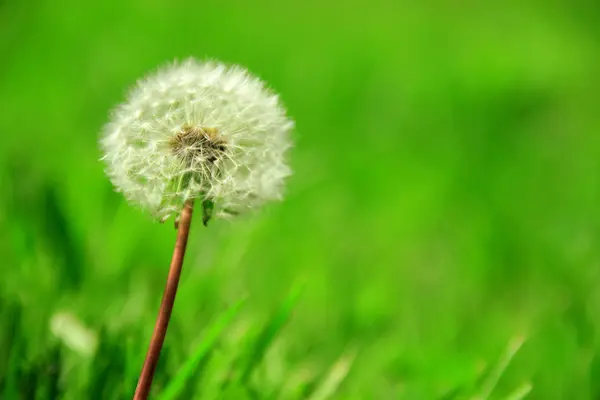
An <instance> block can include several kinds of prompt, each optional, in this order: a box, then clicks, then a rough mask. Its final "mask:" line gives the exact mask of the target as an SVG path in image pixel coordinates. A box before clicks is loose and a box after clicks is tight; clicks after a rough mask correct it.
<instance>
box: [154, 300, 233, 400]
mask: <svg viewBox="0 0 600 400" xmlns="http://www.w3.org/2000/svg"><path fill="white" fill-rule="evenodd" d="M243 303H244V300H239V301H238V302H237V303H235V304H234V305H233V306H231V307H230V308H229V309H228V310H227V311H226V312H225V313H224V314H222V315H221V316H220V317H219V318H218V319H217V320H216V321H215V322H214V323H213V324H212V325H211V326H210V327H209V328H208V330H207V333H206V336H205V337H204V339H203V340H202V341H200V343H199V344H198V347H197V348H196V349H195V350H194V352H193V353H192V356H191V357H190V358H188V360H187V361H186V363H185V364H184V365H183V366H182V367H181V369H180V370H179V371H178V372H177V374H176V375H175V377H174V378H173V379H172V380H171V382H169V384H168V386H167V387H166V388H165V390H164V391H163V392H162V393H161V395H160V396H159V399H160V400H172V399H175V398H176V397H177V396H178V395H179V394H180V393H181V391H182V390H183V389H184V388H185V384H186V383H187V381H188V379H189V378H190V377H191V376H192V375H193V374H194V372H195V370H196V367H197V366H198V365H199V364H200V363H201V362H202V360H203V359H204V358H205V357H206V356H207V355H208V354H209V352H210V350H211V349H212V348H213V347H214V345H215V343H216V341H217V339H218V338H219V336H220V335H221V333H222V332H223V331H224V330H225V329H226V328H227V327H228V326H229V325H230V324H231V322H232V321H233V319H234V318H235V317H236V316H237V314H238V313H239V311H240V309H241V307H242V305H243Z"/></svg>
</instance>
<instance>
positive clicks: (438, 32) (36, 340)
mask: <svg viewBox="0 0 600 400" xmlns="http://www.w3.org/2000/svg"><path fill="white" fill-rule="evenodd" d="M97 3H98V4H94V3H91V4H86V3H84V2H74V1H73V2H70V1H64V0H52V1H51V0H30V1H17V0H4V1H0V189H1V190H2V193H3V196H2V197H1V198H0V256H1V260H0V265H1V267H0V268H1V272H0V274H1V275H0V398H2V399H13V398H17V399H18V398H23V399H29V398H36V399H37V398H39V399H46V398H61V399H62V398H64V399H88V398H89V399H121V398H123V399H126V398H130V396H131V392H132V390H133V388H134V387H135V382H136V379H137V374H138V372H139V368H140V367H141V362H142V360H143V357H144V353H145V349H146V346H147V343H148V340H149V337H150V334H151V330H152V327H153V324H154V318H155V315H156V311H157V308H158V304H159V301H160V295H161V292H162V288H163V285H164V279H165V276H166V273H167V267H168V263H169V260H170V256H171V251H172V246H173V242H174V238H175V231H174V230H173V228H172V226H171V225H170V224H166V225H159V224H156V223H154V222H153V221H151V219H150V218H149V217H148V216H146V215H145V214H143V213H142V212H141V211H139V210H138V209H136V208H134V207H131V206H130V205H128V204H126V202H125V201H124V199H123V198H122V196H121V195H120V194H118V193H114V192H113V188H112V186H111V184H110V182H109V181H108V179H107V178H106V176H105V175H104V173H103V165H102V163H101V162H99V158H100V157H101V154H100V153H99V149H98V145H97V140H98V135H99V131H100V129H101V127H102V125H103V124H104V123H105V122H106V121H107V118H108V112H109V110H110V109H111V108H112V107H113V106H114V105H115V104H117V103H118V102H120V101H122V100H123V98H124V93H125V91H126V89H127V88H128V87H130V86H131V85H132V84H133V83H134V82H135V80H136V79H138V78H140V77H141V76H143V75H144V74H145V73H147V72H148V71H150V70H152V69H154V68H156V67H157V66H159V65H161V64H164V63H166V62H169V61H171V60H173V59H183V58H187V57H189V56H195V57H198V58H216V59H220V60H223V61H226V62H231V63H239V64H243V65H245V66H246V67H248V68H249V69H250V70H251V71H252V72H254V73H255V74H257V75H258V76H260V77H261V78H263V79H265V80H266V81H268V82H269V84H270V85H271V86H272V87H273V89H275V90H276V91H277V92H279V93H280V94H281V99H282V101H283V102H284V103H285V104H286V105H287V107H288V109H289V113H290V115H291V116H292V117H293V118H294V119H295V120H296V124H297V129H296V132H295V142H296V143H295V148H294V149H293V150H292V151H291V153H290V162H291V165H292V167H293V170H294V175H293V177H292V178H291V179H290V180H289V184H288V186H287V195H286V198H285V201H283V202H282V203H278V204H272V205H269V206H268V207H266V208H265V209H264V210H261V212H259V213H258V214H256V215H254V216H250V217H245V218H242V219H240V220H238V221H235V222H233V223H229V222H221V221H214V223H213V224H212V226H209V228H204V227H202V226H201V224H199V223H196V224H195V226H194V227H193V231H192V236H191V238H190V245H189V252H188V255H187V258H186V263H185V267H184V274H183V277H182V281H181V286H180V292H179V295H178V298H177V302H176V306H175V312H174V319H173V321H172V325H171V327H170V330H169V334H168V336H167V341H166V348H165V351H164V353H163V358H161V364H160V365H159V371H158V376H157V381H156V384H155V387H154V389H155V394H159V393H160V392H161V389H163V388H165V387H166V386H167V385H168V383H169V382H170V381H171V380H172V379H173V377H174V376H175V374H176V371H177V370H178V369H179V367H180V366H181V364H182V363H183V362H184V361H185V360H186V359H188V358H189V356H190V354H191V352H192V350H193V349H194V347H195V346H196V345H197V343H198V342H199V341H201V340H202V337H203V334H204V333H205V328H206V326H207V325H208V324H209V323H210V322H211V321H214V319H215V318H217V317H218V316H219V315H222V313H223V312H224V310H226V309H227V307H228V306H229V305H231V304H233V303H235V302H236V301H237V300H239V299H241V298H246V299H247V301H246V303H245V305H244V307H243V309H242V311H241V312H240V314H239V315H238V316H236V318H235V321H234V323H233V325H232V326H231V327H230V328H229V329H227V330H226V332H224V333H223V335H222V338H221V339H220V341H219V344H218V346H217V347H216V348H215V349H214V351H213V357H211V359H210V360H209V361H208V362H207V365H205V366H204V367H203V369H202V371H199V372H198V373H195V374H194V376H193V377H192V379H191V381H190V382H191V383H189V385H188V387H187V389H186V390H187V392H186V394H182V395H181V396H180V398H182V399H188V398H203V399H204V398H206V399H209V398H231V399H245V398H261V399H262V398H265V399H267V398H269V399H270V398H273V399H276V398H282V399H288V398H290V399H292V398H308V397H309V396H310V395H311V391H312V393H313V394H314V391H315V387H318V386H319V382H321V381H322V380H324V379H325V378H326V377H327V376H328V374H329V372H328V371H329V370H330V368H331V367H332V365H335V363H336V360H338V361H339V360H340V356H341V357H342V361H344V360H346V361H347V362H346V366H347V367H348V368H349V372H348V375H347V376H346V377H345V379H344V380H343V382H341V383H340V384H339V385H336V388H335V390H334V393H333V394H332V397H331V398H336V399H411V400H412V399H442V398H448V399H449V398H463V397H464V398H468V395H466V394H464V393H463V394H462V396H463V397H460V396H461V393H460V388H464V387H466V388H467V389H466V392H468V391H469V390H470V389H469V388H471V387H473V388H475V389H473V390H474V391H472V393H474V392H476V390H477V389H476V388H477V385H478V383H477V382H478V379H479V378H478V377H479V375H480V374H482V373H483V372H482V371H485V370H486V367H487V366H490V365H493V364H494V363H495V362H496V360H497V359H498V357H500V355H501V353H502V352H503V351H504V350H503V349H504V348H505V347H506V345H507V343H509V341H510V340H511V338H514V337H520V336H521V335H522V336H524V337H525V338H526V339H527V340H526V342H525V344H524V345H523V347H522V349H521V350H520V351H519V352H518V353H517V354H516V356H515V357H514V359H513V360H512V361H511V364H510V365H509V367H508V368H507V370H506V371H505V372H504V374H503V376H502V378H501V379H500V381H499V383H498V386H497V388H496V389H495V390H494V394H493V395H492V397H491V398H498V399H501V398H507V397H506V396H507V395H508V394H509V393H510V392H511V391H512V390H513V389H515V388H517V387H518V386H519V385H521V384H523V383H525V382H531V384H532V385H533V391H532V392H531V393H530V395H529V397H528V398H531V399H544V400H550V399H563V398H570V399H597V398H600V343H599V336H598V333H597V330H598V328H600V326H599V325H600V290H599V289H600V243H599V236H598V235H599V233H600V232H599V228H600V225H599V222H600V203H599V200H600V198H599V195H600V177H599V174H598V171H600V165H599V161H598V160H599V157H598V154H599V153H600V135H599V134H600V107H599V104H600V102H599V100H600V68H599V65H600V64H599V62H600V17H599V15H600V14H599V13H600V5H599V3H597V2H594V1H585V0H577V1H566V0H564V1H552V2H541V1H540V2H538V3H534V2H519V1H508V2H476V1H464V2H457V1H437V2H400V1H392V0H388V1H385V0H372V1H368V2H367V1H364V2H361V1H341V0H330V1H323V0H321V1H313V0H308V1H302V2H299V1H298V2H286V1H247V2H246V1H230V2H216V1H205V2H201V1H196V2H192V1H188V2H186V1H181V0H171V1H162V0H161V1H159V0H129V1H117V0H110V1H104V2H97ZM196 222H199V220H196ZM297 285H303V288H304V289H303V292H302V295H301V296H300V299H299V301H298V303H297V305H296V307H295V308H294V311H293V313H292V315H291V316H290V319H289V322H288V323H287V324H286V325H285V327H283V329H282V330H281V331H280V332H279V334H278V335H277V337H276V338H275V340H274V342H273V343H272V344H271V345H270V346H269V349H268V351H267V354H266V355H265V357H264V359H263V360H262V362H261V363H260V365H259V366H258V367H257V369H256V371H255V372H254V373H253V377H252V380H251V386H252V387H253V389H252V390H253V391H254V392H252V390H249V389H248V390H246V389H247V388H236V389H232V390H230V392H228V393H218V390H216V389H214V388H215V387H219V386H218V385H219V384H220V382H221V380H222V379H223V373H224V372H223V371H228V370H230V369H235V364H234V363H233V362H232V360H233V359H235V358H236V357H237V356H238V354H241V353H240V352H242V350H240V349H243V348H245V346H249V344H248V343H252V341H253V340H254V338H256V335H257V334H258V332H260V330H261V329H262V328H263V327H264V326H265V324H266V323H268V321H269V319H270V318H272V315H273V313H275V312H276V310H277V308H278V306H279V304H280V303H281V302H282V301H284V299H286V297H287V296H288V295H289V293H290V291H293V290H294V289H293V288H295V287H296V286H297ZM59 312H60V313H68V314H70V315H72V317H73V318H77V319H78V320H79V321H81V323H82V324H85V325H86V326H87V327H88V328H89V329H90V330H91V331H92V332H93V334H94V335H95V336H96V337H97V338H98V340H99V345H98V348H97V349H96V352H95V354H94V355H92V356H90V355H84V354H79V353H78V352H77V351H74V350H72V349H71V348H69V347H68V346H66V345H64V344H63V343H62V342H61V340H59V339H58V338H56V337H55V336H54V335H52V333H51V332H50V329H49V324H50V322H49V321H50V319H51V318H52V316H53V315H56V313H59ZM242 353H243V352H242ZM353 356H354V358H353ZM348 360H353V361H348ZM232 365H233V366H232ZM338 365H339V362H338ZM211 388H212V389H211ZM211 390H212V391H211ZM251 392H252V393H254V394H252V393H251ZM466 392H465V393H466ZM454 395H456V396H458V397H452V396H454ZM211 396H212V397H211ZM219 396H220V397H219ZM253 396H254V397H253ZM444 396H446V397H444ZM315 398H316V397H315Z"/></svg>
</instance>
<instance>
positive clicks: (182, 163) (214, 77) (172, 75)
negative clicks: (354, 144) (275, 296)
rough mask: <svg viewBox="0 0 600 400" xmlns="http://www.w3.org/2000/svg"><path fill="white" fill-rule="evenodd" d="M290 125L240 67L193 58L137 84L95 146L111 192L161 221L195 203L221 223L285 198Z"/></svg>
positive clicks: (261, 87)
mask: <svg viewBox="0 0 600 400" xmlns="http://www.w3.org/2000/svg"><path fill="white" fill-rule="evenodd" d="M292 128H293V122H292V121H291V120H290V119H289V118H288V117H287V115H286V112H285V109H284V108H283V106H282V105H281V103H280V101H279V98H278V96H277V95H276V94H274V93H273V92H272V91H271V90H269V89H268V88H267V87H266V86H265V84H264V83H263V82H262V81H261V80H260V79H258V78H256V77H254V76H252V75H251V74H250V73H249V72H248V71H246V70H245V69H244V68H241V67H239V66H227V65H224V64H221V63H218V62H198V61H196V60H193V59H190V60H188V61H186V62H183V63H175V64H172V65H170V66H167V67H165V68H163V69H159V70H158V71H157V72H156V73H154V74H151V75H149V76H147V77H146V78H144V79H143V80H141V81H139V82H138V84H137V85H136V87H134V88H133V89H132V90H131V91H130V93H129V94H128V96H127V99H126V102H125V103H123V104H121V105H120V106H118V107H117V108H115V110H114V111H113V113H112V116H111V120H110V122H109V123H108V124H107V125H106V126H105V127H104V130H103V132H102V139H101V141H100V145H101V148H102V151H103V153H104V157H103V160H104V161H105V163H106V171H107V174H108V176H109V177H110V179H111V181H112V183H113V185H114V186H115V188H116V190H117V191H120V192H122V193H123V194H124V195H125V197H126V198H127V199H128V200H129V201H130V202H132V203H134V204H137V205H139V206H141V207H142V208H144V209H146V210H148V211H149V212H151V213H152V215H153V216H154V217H156V218H157V219H161V220H165V219H167V218H168V217H170V216H172V215H174V214H175V215H176V214H178V213H179V211H180V210H181V208H182V207H183V204H184V203H185V201H187V200H188V199H193V198H202V199H208V200H211V202H213V204H214V207H215V210H214V211H215V215H217V216H219V215H221V216H225V215H228V214H230V215H233V214H238V213H242V212H244V211H246V210H248V209H252V208H255V207H258V206H260V205H262V204H263V203H265V202H267V201H270V200H277V199H280V198H281V196H282V189H283V183H284V180H285V178H286V177H287V176H289V175H290V172H291V171H290V169H289V167H288V165H287V163H286V159H285V155H286V151H287V150H288V149H289V147H290V146H291V139H290V132H291V130H292Z"/></svg>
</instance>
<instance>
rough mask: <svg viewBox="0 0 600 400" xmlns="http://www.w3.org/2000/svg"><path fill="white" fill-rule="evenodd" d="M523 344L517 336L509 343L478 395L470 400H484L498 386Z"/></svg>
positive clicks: (522, 340)
mask: <svg viewBox="0 0 600 400" xmlns="http://www.w3.org/2000/svg"><path fill="white" fill-rule="evenodd" d="M524 342H525V338H524V337H523V336H517V337H515V338H513V339H512V340H511V341H510V342H509V343H508V346H507V348H506V350H505V352H504V355H503V356H502V358H501V359H500V361H499V362H498V364H497V365H496V367H495V368H494V369H493V370H492V371H491V372H490V374H489V376H488V377H487V379H486V380H485V381H484V382H483V384H482V385H481V390H480V391H479V394H478V395H476V396H474V397H473V398H472V400H486V399H488V398H489V397H490V395H491V394H492V391H493V390H494V388H495V387H496V384H498V381H499V380H500V378H501V377H502V374H503V373H504V371H505V370H506V368H507V367H508V365H509V364H510V362H511V360H512V359H513V357H514V356H515V354H517V352H518V351H519V349H520V348H521V346H522V345H523V343H524Z"/></svg>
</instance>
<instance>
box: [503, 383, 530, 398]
mask: <svg viewBox="0 0 600 400" xmlns="http://www.w3.org/2000/svg"><path fill="white" fill-rule="evenodd" d="M532 389H533V385H532V384H531V383H529V382H526V383H524V384H522V385H521V386H519V387H518V388H517V389H516V390H515V391H514V392H512V393H511V394H509V395H508V397H506V400H523V399H524V398H525V396H527V395H528V394H529V393H530V392H531V390H532Z"/></svg>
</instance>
